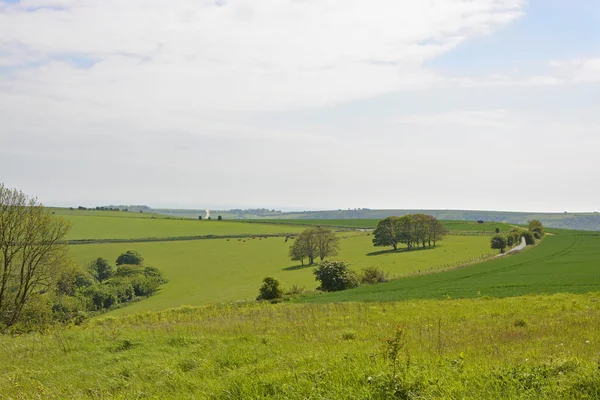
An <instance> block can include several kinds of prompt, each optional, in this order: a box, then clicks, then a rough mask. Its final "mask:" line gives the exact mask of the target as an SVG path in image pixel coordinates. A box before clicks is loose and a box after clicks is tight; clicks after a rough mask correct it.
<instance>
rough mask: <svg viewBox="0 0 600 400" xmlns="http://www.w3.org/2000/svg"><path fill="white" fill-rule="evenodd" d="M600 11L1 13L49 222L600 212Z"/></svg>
mask: <svg viewBox="0 0 600 400" xmlns="http://www.w3.org/2000/svg"><path fill="white" fill-rule="evenodd" d="M599 154H600V2H598V1H597V0H529V1H526V0H427V1H424V0H344V1H339V0H179V1H167V0H127V1H124V0H21V1H16V0H8V1H7V0H0V182H3V183H4V184H5V185H6V186H8V187H14V188H18V189H21V190H23V191H24V192H26V193H27V194H29V195H32V196H36V197H38V198H39V199H40V200H41V201H42V202H43V203H44V204H47V205H61V206H77V205H85V206H97V205H107V204H146V205H149V206H151V207H171V208H200V209H204V208H234V207H235V208H237V207H243V208H245V207H267V208H277V209H284V210H291V209H346V208H364V207H366V208H372V209H376V208H396V209H471V210H510V211H547V212H563V211H570V212H575V211H597V210H600V184H599V183H600V157H599Z"/></svg>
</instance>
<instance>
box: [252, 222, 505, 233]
mask: <svg viewBox="0 0 600 400" xmlns="http://www.w3.org/2000/svg"><path fill="white" fill-rule="evenodd" d="M254 221H255V222H261V223H269V224H289V225H309V226H316V225H320V226H332V227H340V228H357V229H374V228H375V227H377V223H378V222H379V221H380V220H379V219H257V220H254ZM442 223H443V224H444V225H446V226H447V227H448V229H450V230H451V231H453V232H473V231H475V232H488V233H492V232H494V231H495V230H496V228H500V231H501V232H508V231H510V230H511V229H512V228H513V227H514V225H510V224H505V223H502V222H484V223H483V224H478V223H477V222H475V221H452V220H449V221H442Z"/></svg>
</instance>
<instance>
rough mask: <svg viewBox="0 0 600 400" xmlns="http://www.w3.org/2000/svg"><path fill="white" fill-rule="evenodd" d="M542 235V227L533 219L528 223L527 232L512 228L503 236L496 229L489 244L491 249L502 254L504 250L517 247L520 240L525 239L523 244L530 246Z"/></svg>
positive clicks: (543, 232)
mask: <svg viewBox="0 0 600 400" xmlns="http://www.w3.org/2000/svg"><path fill="white" fill-rule="evenodd" d="M544 234H545V231H544V226H543V225H542V223H541V222H540V221H538V220H537V219H534V220H532V221H529V224H528V226H527V230H525V229H521V228H513V229H511V230H510V232H508V233H507V234H505V235H503V234H500V233H499V229H497V230H496V235H494V236H492V240H491V243H490V244H491V248H492V249H495V250H500V253H504V252H505V251H506V248H511V247H514V246H517V245H518V244H519V243H520V242H521V238H525V244H526V245H528V246H531V245H534V244H535V241H536V239H541V238H542V237H543V236H544Z"/></svg>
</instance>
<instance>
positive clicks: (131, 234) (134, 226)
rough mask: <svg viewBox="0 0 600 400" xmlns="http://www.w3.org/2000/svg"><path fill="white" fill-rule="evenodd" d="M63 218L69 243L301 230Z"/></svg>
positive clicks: (256, 225)
mask: <svg viewBox="0 0 600 400" xmlns="http://www.w3.org/2000/svg"><path fill="white" fill-rule="evenodd" d="M117 214H118V213H117ZM123 214H125V213H123ZM62 217H63V218H64V219H66V220H67V221H69V222H71V224H72V229H71V232H69V234H68V236H67V239H68V240H84V239H87V240H92V239H100V240H102V239H143V238H171V237H187V236H208V235H213V236H228V235H266V234H285V233H297V232H300V231H301V230H302V227H300V226H295V225H273V224H261V223H240V222H233V221H216V220H210V221H205V220H202V221H198V220H192V219H166V218H157V219H152V218H133V217H120V216H88V215H63V216H62Z"/></svg>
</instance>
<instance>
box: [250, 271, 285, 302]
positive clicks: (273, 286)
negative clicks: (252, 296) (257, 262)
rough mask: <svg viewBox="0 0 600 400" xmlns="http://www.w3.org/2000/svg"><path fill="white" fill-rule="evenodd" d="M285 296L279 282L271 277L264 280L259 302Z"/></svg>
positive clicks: (259, 292) (258, 298) (259, 291)
mask: <svg viewBox="0 0 600 400" xmlns="http://www.w3.org/2000/svg"><path fill="white" fill-rule="evenodd" d="M281 296H283V290H282V289H281V287H280V286H279V281H278V280H277V279H275V278H273V277H271V276H268V277H266V278H264V279H263V281H262V285H261V286H260V289H258V297H257V298H256V299H257V300H273V299H279V298H281Z"/></svg>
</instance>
